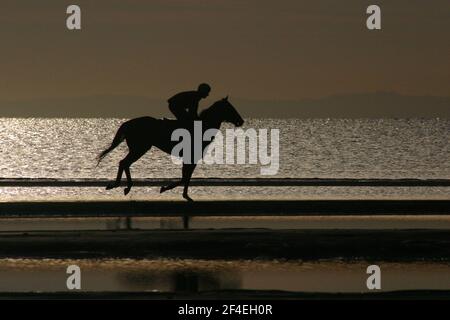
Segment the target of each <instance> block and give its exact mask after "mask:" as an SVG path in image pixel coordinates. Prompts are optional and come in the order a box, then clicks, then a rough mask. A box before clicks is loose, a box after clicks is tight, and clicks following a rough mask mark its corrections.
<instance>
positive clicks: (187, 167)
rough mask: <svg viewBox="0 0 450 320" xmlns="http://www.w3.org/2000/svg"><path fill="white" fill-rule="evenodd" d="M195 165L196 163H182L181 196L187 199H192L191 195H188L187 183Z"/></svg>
mask: <svg viewBox="0 0 450 320" xmlns="http://www.w3.org/2000/svg"><path fill="white" fill-rule="evenodd" d="M196 166H197V164H183V180H182V181H183V183H184V189H183V198H185V199H186V200H187V201H194V200H192V198H191V197H189V196H188V188H189V183H190V182H191V177H192V173H193V172H194V170H195V167H196Z"/></svg>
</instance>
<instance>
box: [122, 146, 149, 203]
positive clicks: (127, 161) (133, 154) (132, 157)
mask: <svg viewBox="0 0 450 320" xmlns="http://www.w3.org/2000/svg"><path fill="white" fill-rule="evenodd" d="M149 149H150V148H145V149H132V150H130V152H129V153H128V155H127V156H126V157H125V158H123V160H122V161H120V166H121V167H122V169H123V170H124V171H125V175H126V176H127V187H126V188H125V189H124V190H123V193H124V194H125V195H127V194H128V193H129V192H130V190H131V187H132V186H133V179H131V172H130V166H131V165H132V164H133V163H134V162H136V161H137V160H138V159H139V158H140V157H142V156H143V155H144V154H145V153H146V152H147V151H148V150H149Z"/></svg>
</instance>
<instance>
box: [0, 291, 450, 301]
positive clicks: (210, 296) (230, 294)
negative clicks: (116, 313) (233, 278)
mask: <svg viewBox="0 0 450 320" xmlns="http://www.w3.org/2000/svg"><path fill="white" fill-rule="evenodd" d="M0 299H2V300H15V299H21V300H27V299H32V300H49V299H50V300H58V299H63V300H65V299H70V300H77V299H89V300H105V299H106V300H197V299H200V300H227V299H233V300H240V299H242V300H274V299H282V300H293V299H295V300H405V299H407V300H424V299H425V300H427V299H429V300H449V299H450V290H405V291H391V292H371V293H305V292H286V291H270V290H262V291H259V290H221V291H209V292H199V293H165V292H164V293H161V292H49V293H35V292H12V293H8V292H3V293H0Z"/></svg>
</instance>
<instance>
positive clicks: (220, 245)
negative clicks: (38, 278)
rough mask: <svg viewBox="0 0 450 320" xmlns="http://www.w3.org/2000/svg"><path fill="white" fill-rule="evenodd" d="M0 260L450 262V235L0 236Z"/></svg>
mask: <svg viewBox="0 0 450 320" xmlns="http://www.w3.org/2000/svg"><path fill="white" fill-rule="evenodd" d="M0 248H1V250H0V256H1V257H33V258H46V257H48V258H52V257H53V258H92V257H99V258H105V257H111V258H126V257H129V258H155V257H157V258H159V257H165V258H192V259H277V258H279V259H287V260H289V259H302V260H318V259H348V260H358V259H364V260H369V261H370V260H374V259H375V260H383V261H421V260H429V261H450V231H449V230H265V229H235V230H231V229H230V230H153V231H139V230H131V231H127V230H118V231H60V232H58V231H52V232H39V231H34V232H3V233H0Z"/></svg>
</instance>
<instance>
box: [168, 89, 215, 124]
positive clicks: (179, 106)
mask: <svg viewBox="0 0 450 320" xmlns="http://www.w3.org/2000/svg"><path fill="white" fill-rule="evenodd" d="M210 91H211V87H210V86H209V85H208V84H206V83H202V84H201V85H199V86H198V89H197V91H185V92H180V93H177V94H176V95H174V96H173V97H172V98H170V99H169V100H167V102H169V109H170V111H171V112H172V113H173V115H174V116H175V117H176V118H177V119H178V120H181V121H185V122H187V121H193V120H196V119H198V114H197V110H198V104H199V102H200V100H201V99H204V98H206V97H207V96H208V95H209V92H210Z"/></svg>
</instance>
